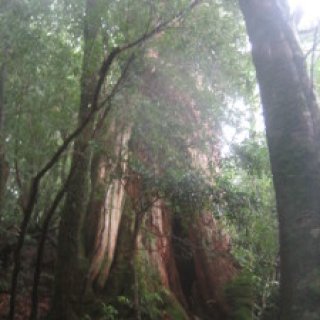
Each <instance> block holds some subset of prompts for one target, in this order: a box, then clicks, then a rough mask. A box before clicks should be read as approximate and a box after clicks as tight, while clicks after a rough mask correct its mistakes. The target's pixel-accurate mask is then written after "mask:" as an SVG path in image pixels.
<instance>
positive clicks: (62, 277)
mask: <svg viewBox="0 0 320 320" xmlns="http://www.w3.org/2000/svg"><path fill="white" fill-rule="evenodd" d="M85 15H86V16H85V26H84V54H83V64H82V77H81V100H80V109H79V116H78V124H79V125H81V124H82V123H83V122H84V121H85V119H86V118H87V117H88V115H89V113H90V112H91V110H90V108H91V103H92V100H93V94H94V89H95V86H96V78H97V71H98V66H99V61H101V59H99V42H98V35H99V29H100V19H99V9H98V5H97V1H96V0H87V1H86V12H85ZM91 135H92V124H89V125H87V126H86V128H85V129H84V130H83V131H82V133H81V134H80V135H79V136H78V138H77V139H76V140H75V143H74V151H73V155H72V163H71V174H72V176H71V179H70V182H69V186H68V190H67V193H66V199H65V203H64V207H63V210H62V214H61V222H60V228H59V244H58V261H57V268H56V277H55V292H54V300H53V312H52V318H53V319H57V320H58V319H59V320H72V319H78V317H77V311H78V310H77V309H78V307H79V305H80V304H81V298H82V294H83V292H84V282H85V277H86V272H87V267H86V261H85V258H84V250H83V248H82V234H81V232H82V224H83V220H84V216H85V212H86V206H87V198H88V194H89V189H88V172H89V165H90V149H89V142H90V139H91Z"/></svg>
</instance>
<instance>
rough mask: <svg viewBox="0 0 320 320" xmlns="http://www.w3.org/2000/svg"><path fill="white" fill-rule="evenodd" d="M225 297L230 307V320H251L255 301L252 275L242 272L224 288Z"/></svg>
mask: <svg viewBox="0 0 320 320" xmlns="http://www.w3.org/2000/svg"><path fill="white" fill-rule="evenodd" d="M225 295H226V298H227V301H228V302H229V305H230V307H231V312H230V318H229V319H230V320H251V319H252V309H253V304H254V300H255V292H254V282H253V277H252V275H251V274H250V273H249V272H247V271H243V272H242V273H241V274H240V275H239V276H238V277H237V278H235V279H234V280H233V281H231V282H230V283H229V284H228V285H227V286H226V288H225Z"/></svg>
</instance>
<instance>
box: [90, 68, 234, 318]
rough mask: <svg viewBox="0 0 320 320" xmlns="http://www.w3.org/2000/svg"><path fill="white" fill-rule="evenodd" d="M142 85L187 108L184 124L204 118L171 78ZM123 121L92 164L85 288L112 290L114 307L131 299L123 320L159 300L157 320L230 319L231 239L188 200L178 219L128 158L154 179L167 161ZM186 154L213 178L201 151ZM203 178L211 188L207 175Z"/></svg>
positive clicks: (149, 76) (150, 76)
mask: <svg viewBox="0 0 320 320" xmlns="http://www.w3.org/2000/svg"><path fill="white" fill-rule="evenodd" d="M163 78H164V79H163ZM143 80H144V82H143V85H142V88H141V91H142V93H143V95H145V96H147V97H148V98H150V99H152V100H154V99H157V96H156V95H157V94H158V95H161V98H162V99H165V100H166V101H167V102H168V103H176V104H177V103H178V104H181V107H182V110H183V111H182V112H181V115H180V116H181V117H182V119H186V121H187V122H189V121H200V120H199V118H197V116H196V114H197V112H196V110H195V109H196V108H197V107H196V105H195V104H194V103H193V101H191V99H190V97H188V95H187V94H186V93H183V92H178V90H177V89H176V88H171V87H170V83H169V84H168V81H166V77H162V76H161V75H159V74H158V75H157V74H154V73H152V72H145V73H144V74H143ZM161 80H163V81H161ZM121 121H123V119H122V120H121ZM121 121H120V122H121ZM118 122H119V121H111V125H110V126H109V128H108V130H107V133H106V137H105V138H103V139H102V144H101V146H106V145H108V146H109V148H108V151H109V152H108V153H101V152H98V153H97V154H96V156H95V157H94V158H93V159H94V160H93V161H92V170H91V171H92V179H91V181H92V190H91V197H90V202H89V206H88V212H87V223H86V224H85V225H86V228H87V230H86V232H85V233H86V239H87V240H86V247H87V254H88V257H89V258H90V261H91V262H90V272H89V273H88V281H87V286H86V287H87V289H89V290H91V289H93V291H95V293H100V294H101V293H102V292H105V293H107V295H106V296H107V297H108V298H109V299H110V300H111V303H115V305H116V304H117V299H116V297H119V296H125V297H127V298H129V299H130V300H131V301H132V306H133V308H132V309H133V310H132V309H131V310H130V308H128V310H125V309H126V307H125V306H120V309H121V312H122V313H121V316H122V317H123V318H130V317H131V318H132V317H133V316H134V317H135V318H136V319H144V318H146V317H147V314H146V308H147V307H150V308H152V306H151V305H152V303H153V304H155V305H156V304H157V303H158V309H159V310H162V312H161V315H159V316H158V318H157V319H178V318H179V319H193V317H194V315H197V316H200V317H201V318H203V319H217V320H222V319H226V318H227V316H228V311H229V310H228V306H227V303H226V299H225V296H224V287H225V285H226V284H227V283H228V282H229V281H230V280H232V279H233V277H234V276H235V275H236V274H237V272H238V271H237V266H236V265H235V263H234V260H233V258H232V256H231V254H230V252H229V251H230V247H229V245H230V244H229V240H228V238H227V237H226V236H225V235H223V234H222V233H221V230H220V228H219V226H218V224H217V222H216V221H215V219H214V218H213V213H211V212H206V211H202V210H200V209H199V210H194V211H192V210H190V208H189V207H188V204H187V203H182V204H180V206H181V207H185V209H183V210H184V212H183V213H180V214H177V213H176V212H174V210H175V209H174V206H172V207H171V206H170V205H168V201H169V196H167V198H164V195H163V194H161V192H159V190H157V186H156V185H152V184H150V181H149V180H150V176H149V178H148V175H147V176H144V174H143V173H139V172H136V171H135V170H134V169H133V168H132V167H131V166H130V163H132V162H130V161H129V165H128V164H127V160H128V158H127V154H129V157H132V158H131V160H135V161H137V160H138V161H139V163H140V164H141V165H142V166H143V167H144V168H145V170H146V171H148V172H149V173H150V174H151V172H153V173H154V175H155V178H156V176H157V175H161V173H163V171H164V170H165V168H164V166H163V162H165V159H162V160H161V159H159V158H158V156H156V155H155V154H153V152H152V150H149V149H148V147H147V146H146V145H144V144H143V142H142V141H140V140H139V139H138V140H137V139H136V138H132V137H130V135H131V129H130V130H129V129H128V127H130V126H129V125H124V124H121V123H120V124H119V123H118ZM132 130H133V131H134V130H135V128H132ZM195 135H196V133H195ZM133 136H134V137H135V135H134V134H133ZM129 140H130V144H129V145H130V150H129V153H128V145H127V144H128V141H129ZM102 149H103V148H102ZM213 149H215V148H213ZM186 154H189V156H188V158H190V163H191V162H192V163H193V165H194V167H195V168H199V167H200V168H201V169H202V171H203V172H204V173H205V172H207V174H208V175H209V172H208V171H206V170H205V169H208V165H209V160H215V159H214V157H212V158H211V157H210V156H208V155H204V154H202V153H201V152H199V150H197V149H196V148H192V149H191V148H190V149H188V150H186ZM209 157H210V159H209ZM133 162H134V161H133ZM115 173H116V174H115ZM144 179H146V180H147V179H149V180H148V182H147V181H145V180H144ZM203 181H204V183H208V179H206V177H205V178H204V180H203ZM172 188H174V187H173V186H172ZM186 192H188V190H186ZM191 211H192V212H191ZM204 244H205V245H204ZM155 292H156V293H158V294H159V296H161V298H162V301H163V302H162V303H159V302H157V303H155V301H153V302H150V303H149V304H150V306H147V305H146V304H145V299H146V297H147V298H148V297H149V299H150V297H152V295H154V294H155ZM122 309H124V310H122Z"/></svg>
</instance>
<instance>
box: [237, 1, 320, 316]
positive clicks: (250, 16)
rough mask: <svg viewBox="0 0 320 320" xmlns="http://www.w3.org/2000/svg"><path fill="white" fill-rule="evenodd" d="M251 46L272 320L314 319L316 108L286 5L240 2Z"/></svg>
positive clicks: (317, 307) (318, 219)
mask: <svg viewBox="0 0 320 320" xmlns="http://www.w3.org/2000/svg"><path fill="white" fill-rule="evenodd" d="M240 6H241V9H242V11H243V14H244V18H245V21H246V25H247V30H248V34H249V37H250V41H251V44H252V55H253V61H254V64H255V67H256V71H257V77H258V82H259V86H260V93H261V99H262V104H263V111H264V118H265V124H266V131H267V141H268V146H269V153H270V160H271V166H272V173H273V180H274V186H275V191H276V200H277V209H278V216H279V225H280V260H281V279H280V309H281V311H280V319H281V320H286V319H287V320H311V319H320V304H319V298H320V246H319V240H320V197H319V190H320V173H319V168H320V167H319V150H320V149H319V141H320V140H319V125H320V124H319V108H318V105H317V102H316V98H315V95H314V93H313V89H312V85H311V83H310V80H309V78H308V75H307V72H306V66H305V61H304V56H303V53H302V51H301V49H300V47H299V44H298V42H297V40H296V38H295V34H294V31H293V29H292V27H291V25H290V22H289V20H288V12H287V10H286V9H287V8H286V3H285V2H284V1H282V2H281V3H280V1H276V0H240Z"/></svg>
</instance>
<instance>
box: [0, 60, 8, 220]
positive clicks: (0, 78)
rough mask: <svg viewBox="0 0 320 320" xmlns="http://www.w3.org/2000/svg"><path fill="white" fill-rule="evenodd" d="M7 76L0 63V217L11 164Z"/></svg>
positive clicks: (4, 68) (3, 65)
mask: <svg viewBox="0 0 320 320" xmlns="http://www.w3.org/2000/svg"><path fill="white" fill-rule="evenodd" d="M5 76H6V65H5V62H3V63H2V64H1V65H0V217H1V213H2V209H3V202H4V195H5V190H6V182H7V179H8V175H9V166H8V163H7V161H6V157H5V150H4V147H5V134H4V108H5V101H4V85H5Z"/></svg>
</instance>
